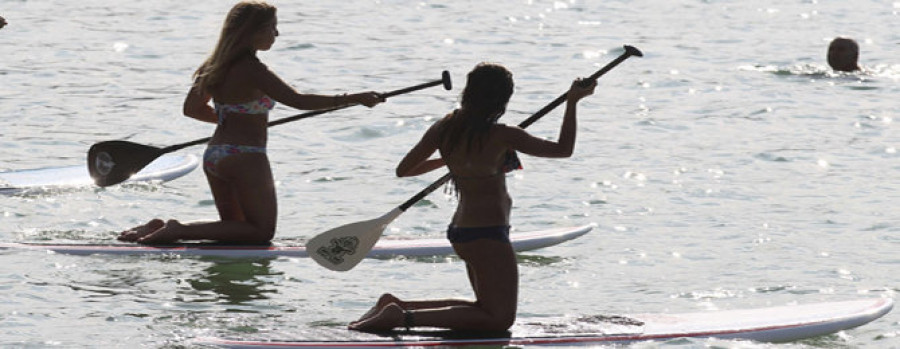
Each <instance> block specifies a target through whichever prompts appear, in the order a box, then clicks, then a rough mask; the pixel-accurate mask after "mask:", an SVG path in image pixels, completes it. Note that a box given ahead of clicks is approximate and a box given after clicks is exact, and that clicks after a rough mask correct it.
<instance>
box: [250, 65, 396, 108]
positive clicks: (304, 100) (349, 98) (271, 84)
mask: <svg viewBox="0 0 900 349" xmlns="http://www.w3.org/2000/svg"><path fill="white" fill-rule="evenodd" d="M251 64H252V65H253V68H252V71H251V72H250V74H251V76H252V77H253V80H254V82H255V83H256V85H257V86H258V88H259V89H260V90H261V91H263V93H265V94H266V95H268V96H269V97H272V98H274V99H275V100H276V101H278V102H279V103H282V104H285V105H288V106H290V107H293V108H296V109H301V110H319V109H328V108H334V107H340V106H344V105H348V104H362V105H365V106H367V107H370V108H371V107H374V106H375V105H377V104H379V103H381V102H384V98H382V97H381V96H380V95H379V94H377V93H375V92H362V93H356V94H349V95H348V94H341V95H334V96H327V95H316V94H304V93H299V92H297V90H295V89H294V88H293V87H291V86H290V85H288V84H287V83H285V82H284V81H283V80H281V78H280V77H278V75H276V74H275V73H274V72H272V71H271V70H269V68H268V67H266V66H265V64H262V63H261V62H252V63H251Z"/></svg>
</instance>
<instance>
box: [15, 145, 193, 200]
mask: <svg viewBox="0 0 900 349" xmlns="http://www.w3.org/2000/svg"><path fill="white" fill-rule="evenodd" d="M199 165H200V159H199V158H198V157H197V156H195V155H190V154H186V155H185V154H175V155H167V156H161V157H159V158H158V159H156V160H155V161H153V162H152V163H151V164H150V165H148V166H147V167H145V168H144V169H142V170H141V171H140V172H138V173H136V174H135V175H134V176H132V177H131V178H130V179H128V181H127V183H136V182H149V181H162V182H166V181H170V180H173V179H176V178H179V177H182V176H184V175H186V174H188V173H190V172H191V171H193V170H194V169H195V168H197V166H199ZM93 185H94V180H93V179H91V176H90V174H89V173H88V169H87V168H86V167H85V166H84V165H78V166H65V167H47V168H39V169H29V170H16V171H7V172H0V194H10V195H12V194H21V193H42V192H48V191H53V190H65V189H75V188H80V187H91V186H93Z"/></svg>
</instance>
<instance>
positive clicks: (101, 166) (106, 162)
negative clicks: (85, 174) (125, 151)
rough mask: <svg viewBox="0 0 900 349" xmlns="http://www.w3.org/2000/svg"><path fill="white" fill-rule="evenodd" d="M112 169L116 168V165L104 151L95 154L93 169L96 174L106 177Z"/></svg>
mask: <svg viewBox="0 0 900 349" xmlns="http://www.w3.org/2000/svg"><path fill="white" fill-rule="evenodd" d="M113 167H116V163H115V162H114V161H113V159H112V156H111V155H109V153H107V152H105V151H104V152H100V153H98V154H97V159H96V160H94V169H96V170H97V173H99V174H100V175H101V176H106V175H108V174H109V173H110V172H111V171H112V169H113Z"/></svg>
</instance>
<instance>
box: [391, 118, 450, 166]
mask: <svg viewBox="0 0 900 349" xmlns="http://www.w3.org/2000/svg"><path fill="white" fill-rule="evenodd" d="M439 122H440V121H439ZM437 150H438V132H437V123H436V124H434V125H432V126H431V128H429V129H428V131H426V132H425V135H423V136H422V139H420V140H419V143H416V145H415V146H413V148H412V149H411V150H410V151H409V153H407V154H406V156H404V157H403V160H400V163H399V164H398V165H397V170H396V173H397V177H409V176H418V175H420V174H423V173H427V172H431V171H433V170H436V169H438V168H441V167H444V166H445V164H444V159H441V158H437V159H429V157H431V154H434V152H435V151H437Z"/></svg>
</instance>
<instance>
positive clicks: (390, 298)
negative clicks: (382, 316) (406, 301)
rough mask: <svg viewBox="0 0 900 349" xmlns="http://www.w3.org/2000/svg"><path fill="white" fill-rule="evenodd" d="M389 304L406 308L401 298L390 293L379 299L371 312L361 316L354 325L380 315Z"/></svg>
mask: <svg viewBox="0 0 900 349" xmlns="http://www.w3.org/2000/svg"><path fill="white" fill-rule="evenodd" d="M388 304H396V305H398V306H400V308H401V309H403V308H404V307H403V302H402V301H401V300H400V298H397V297H394V295H392V294H390V293H385V294H383V295H381V297H379V298H378V301H377V302H375V305H374V306H373V307H372V309H369V311H367V312H366V313H365V314H363V315H362V316H360V317H359V320H356V321H354V323H357V322H362V321H364V320H366V319H368V318H370V317H372V316H373V315H375V314H378V312H380V311H381V310H382V309H384V307H386V306H388Z"/></svg>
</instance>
